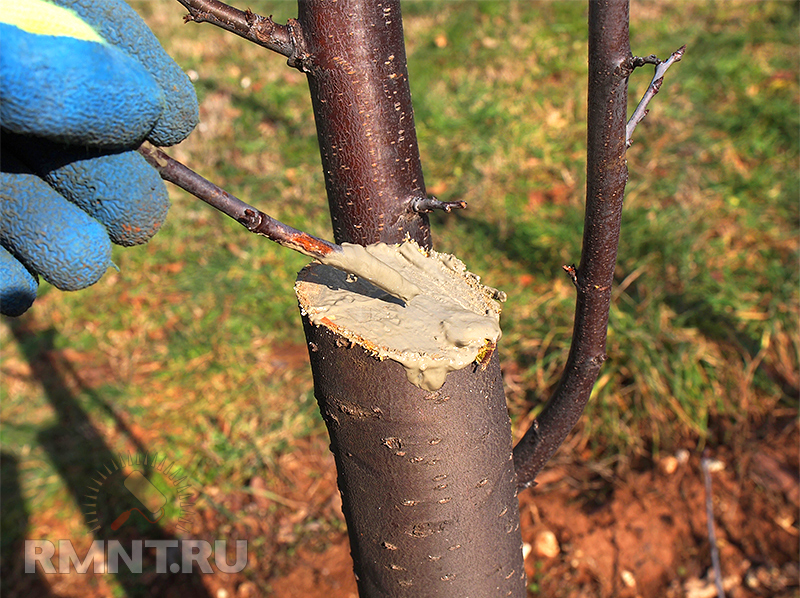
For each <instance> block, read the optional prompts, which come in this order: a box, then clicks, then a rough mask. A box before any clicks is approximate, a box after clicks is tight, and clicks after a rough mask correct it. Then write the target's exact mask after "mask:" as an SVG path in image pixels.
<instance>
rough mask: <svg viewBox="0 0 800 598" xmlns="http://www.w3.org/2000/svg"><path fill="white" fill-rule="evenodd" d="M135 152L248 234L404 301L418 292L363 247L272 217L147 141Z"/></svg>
mask: <svg viewBox="0 0 800 598" xmlns="http://www.w3.org/2000/svg"><path fill="white" fill-rule="evenodd" d="M138 151H139V153H140V154H141V155H142V156H143V157H144V159H145V160H147V163H148V164H150V165H151V166H152V167H153V168H155V169H156V170H157V171H158V173H159V174H160V175H161V178H162V179H164V180H165V181H169V182H170V183H173V184H175V185H177V186H178V187H180V188H181V189H183V190H184V191H188V192H189V193H191V194H192V195H194V196H195V197H197V198H198V199H202V200H203V201H204V202H206V203H207V204H208V205H210V206H212V207H214V208H216V209H217V210H219V211H220V212H222V213H223V214H225V215H226V216H230V217H231V218H233V219H234V220H236V221H237V222H238V223H239V224H241V225H242V226H244V227H245V228H246V229H247V230H249V231H250V232H251V233H256V234H258V235H263V236H265V237H267V238H268V239H270V240H271V241H275V242H276V243H277V244H278V245H280V246H282V247H286V248H287V249H293V250H295V251H297V252H299V253H302V254H303V255H307V256H308V257H312V258H315V259H316V260H317V261H319V262H321V263H323V264H327V265H329V266H333V267H334V268H338V269H340V270H343V271H344V272H347V273H348V274H354V275H356V276H359V277H362V278H365V279H367V280H369V281H370V282H371V283H372V284H374V285H375V286H376V287H378V288H379V289H383V290H384V291H386V292H387V293H389V294H390V295H393V296H394V297H397V298H398V299H400V300H401V301H403V302H404V303H407V302H408V301H410V300H411V299H412V298H413V297H414V296H415V295H417V294H418V293H419V288H418V287H417V286H416V285H414V284H413V283H410V282H409V281H408V280H407V279H406V278H405V277H403V276H402V275H401V274H399V273H398V272H396V271H394V270H392V269H391V268H389V267H388V266H387V265H386V264H384V263H383V262H381V261H380V260H379V259H377V258H376V257H374V256H373V255H372V254H370V253H367V252H366V251H364V250H361V251H352V248H348V249H350V250H349V251H346V250H345V248H343V247H342V246H341V245H336V244H335V243H331V242H330V241H325V240H323V239H320V238H318V237H314V236H312V235H309V234H308V233H304V232H303V231H300V230H297V229H296V228H292V227H291V226H289V225H287V224H284V223H283V222H280V221H278V220H275V219H274V218H273V217H272V216H268V215H267V214H265V213H264V212H262V211H260V210H257V209H256V208H254V207H253V206H251V205H249V204H247V203H245V202H243V201H242V200H241V199H239V198H238V197H235V196H234V195H231V194H230V193H228V192H227V191H225V190H224V189H222V188H220V187H218V186H217V185H215V184H214V183H212V182H211V181H209V180H207V179H205V178H203V177H202V176H200V175H199V174H197V173H196V172H194V171H193V170H192V169H191V168H189V167H187V166H184V165H183V164H181V163H180V162H178V161H177V160H174V159H173V158H170V157H169V156H168V155H167V154H166V153H164V152H163V151H162V150H160V149H158V148H157V147H155V146H153V145H151V144H150V143H148V142H147V141H145V142H144V143H142V145H140V146H139V150H138ZM359 249H361V248H359Z"/></svg>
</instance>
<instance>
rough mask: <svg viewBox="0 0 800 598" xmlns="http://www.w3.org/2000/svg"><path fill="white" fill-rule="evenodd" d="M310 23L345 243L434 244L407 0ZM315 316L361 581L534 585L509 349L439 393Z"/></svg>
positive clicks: (323, 388)
mask: <svg viewBox="0 0 800 598" xmlns="http://www.w3.org/2000/svg"><path fill="white" fill-rule="evenodd" d="M298 22H299V25H300V28H301V35H302V36H303V44H304V47H305V51H306V52H307V57H306V59H305V60H304V61H303V69H304V70H305V71H306V72H307V75H308V81H309V87H310V90H311V97H312V102H313V107H314V116H315V119H316V124H317V134H318V138H319V145H320V150H321V154H322V165H323V169H324V171H325V183H326V188H327V193H328V202H329V205H330V210H331V218H332V221H333V229H334V235H335V238H336V241H337V242H339V243H341V242H351V243H358V244H362V245H367V244H371V243H376V242H387V243H398V242H401V241H403V240H404V238H406V237H410V238H411V239H414V240H415V241H417V242H418V243H419V244H420V245H421V246H423V247H429V246H430V243H431V239H430V229H429V225H428V220H427V217H426V216H425V215H424V214H418V213H416V212H414V211H413V210H412V209H411V207H410V203H411V202H412V200H414V199H416V198H420V197H424V196H425V184H424V181H423V177H422V168H421V164H420V159H419V149H418V147H417V140H416V132H415V129H414V119H413V110H412V106H411V94H410V90H409V84H408V73H407V69H406V57H405V47H404V41H403V27H402V19H401V15H400V3H399V1H398V0H389V1H383V2H377V1H374V0H347V1H339V2H334V1H330V0H301V1H300V2H299V17H298ZM303 276H304V275H303V274H301V277H300V278H301V280H302V279H303ZM303 320H304V326H305V331H306V338H307V341H308V344H309V348H310V351H309V352H310V356H311V367H312V371H313V375H314V392H315V395H316V398H317V400H318V402H319V404H320V409H321V411H322V414H323V417H324V419H325V422H326V424H327V426H328V431H329V434H330V438H331V450H332V451H333V453H334V456H335V459H336V465H337V470H338V474H339V480H338V483H339V489H340V491H341V493H342V503H343V511H344V514H345V519H346V521H347V527H348V532H349V535H350V545H351V552H352V556H353V561H354V566H355V573H356V577H357V580H358V587H359V593H360V595H361V596H362V597H372V596H374V597H378V596H380V597H395V596H397V597H400V596H408V597H415V598H422V597H426V596H442V597H451V596H515V597H522V596H524V595H525V572H524V567H523V562H522V556H521V544H522V541H521V536H520V530H519V508H518V502H517V492H516V477H515V474H514V469H513V460H512V458H511V449H512V447H511V442H512V439H511V429H510V422H509V418H508V412H507V408H506V402H505V395H504V392H503V384H502V376H501V374H500V364H499V360H498V358H497V355H496V354H494V355H492V356H491V359H488V363H487V364H486V366H485V367H479V368H472V367H468V368H465V369H463V370H459V371H455V372H452V373H450V374H449V375H448V376H447V380H446V382H445V385H444V386H443V387H442V388H441V389H439V390H437V391H434V392H429V391H425V390H422V389H420V388H417V387H416V386H413V385H412V384H411V383H409V382H408V380H407V378H406V374H405V372H404V370H403V368H402V367H401V366H400V365H399V364H397V363H395V362H393V361H391V360H385V361H380V360H378V359H377V358H375V357H373V356H372V355H371V354H370V352H368V351H366V350H365V349H364V348H362V347H361V346H358V345H355V346H351V343H350V342H349V341H346V340H345V339H343V338H342V337H341V336H339V335H338V334H337V333H336V332H335V331H334V330H332V329H330V328H328V327H326V326H319V327H316V326H314V325H312V324H311V323H310V322H309V320H308V318H307V317H305V316H304V318H303Z"/></svg>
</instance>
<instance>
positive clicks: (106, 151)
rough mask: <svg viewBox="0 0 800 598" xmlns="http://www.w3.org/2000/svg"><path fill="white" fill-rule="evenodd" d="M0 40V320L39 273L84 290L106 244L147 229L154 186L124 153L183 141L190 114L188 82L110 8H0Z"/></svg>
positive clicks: (155, 202)
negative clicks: (145, 143) (0, 46)
mask: <svg viewBox="0 0 800 598" xmlns="http://www.w3.org/2000/svg"><path fill="white" fill-rule="evenodd" d="M55 4H58V5H60V6H55ZM62 7H63V8H62ZM0 38H2V40H3V51H2V53H0V126H2V134H3V138H2V146H1V147H2V169H1V170H2V172H0V202H2V203H1V204H0V205H2V213H1V214H0V245H2V247H0V312H2V313H4V314H7V315H19V314H21V313H23V312H24V311H25V310H26V309H28V307H30V305H31V304H32V303H33V301H34V299H35V297H36V290H37V287H38V276H39V275H40V276H41V277H42V278H44V279H45V280H46V281H48V282H49V283H51V284H53V285H54V286H56V287H58V288H60V289H63V290H77V289H82V288H85V287H87V286H89V285H92V284H94V283H95V282H97V281H98V280H99V279H100V277H101V276H102V275H103V273H104V272H105V271H106V269H107V268H108V266H109V265H111V244H110V243H111V242H114V243H117V244H119V245H136V244H140V243H145V242H147V240H149V239H150V237H152V235H154V234H155V233H156V232H157V231H158V229H159V228H160V226H161V224H162V223H163V221H164V218H165V217H166V213H167V209H168V207H169V202H168V199H167V194H166V189H165V188H164V185H163V183H162V182H161V179H160V178H159V176H158V174H157V173H156V172H155V171H154V170H153V169H152V168H151V167H150V166H149V165H148V164H147V163H146V162H145V161H144V160H143V159H142V158H141V157H140V156H139V155H138V154H136V153H135V152H133V151H131V150H132V149H133V148H135V147H137V146H138V144H139V143H141V141H142V140H143V139H148V140H149V141H151V142H152V143H154V144H156V145H171V144H174V143H178V142H179V141H181V140H183V139H184V138H185V137H186V136H187V135H188V134H189V133H190V132H191V131H192V129H193V128H194V126H195V125H196V123H197V120H198V109H197V98H196V96H195V93H194V89H193V88H192V85H191V83H190V82H189V79H188V78H187V77H186V75H185V74H184V73H183V72H182V71H181V70H180V68H179V67H178V66H177V65H176V64H175V62H173V61H172V59H171V58H170V57H169V56H168V55H167V54H166V52H165V51H164V49H163V48H162V47H161V45H160V44H159V43H158V41H157V40H156V39H155V37H154V36H153V35H152V33H151V32H150V30H149V29H148V28H147V26H146V25H145V24H144V22H143V21H142V20H141V19H140V18H139V17H138V16H137V15H136V13H134V12H133V11H132V10H131V9H130V8H129V7H128V6H127V5H126V4H124V3H123V2H121V1H119V0H58V1H57V2H55V3H50V2H45V1H43V0H26V1H22V2H20V0H10V1H9V0H0Z"/></svg>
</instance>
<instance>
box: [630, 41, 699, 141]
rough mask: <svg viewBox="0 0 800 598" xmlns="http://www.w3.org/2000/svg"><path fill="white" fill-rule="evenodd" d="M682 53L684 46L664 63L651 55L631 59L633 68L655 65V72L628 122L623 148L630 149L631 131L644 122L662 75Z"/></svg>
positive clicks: (662, 78)
mask: <svg viewBox="0 0 800 598" xmlns="http://www.w3.org/2000/svg"><path fill="white" fill-rule="evenodd" d="M684 52H686V44H684V45H683V46H681V47H680V48H678V49H677V50H675V51H674V52H673V53H672V55H671V56H670V57H669V58H667V59H666V60H665V61H664V62H661V61H660V60H658V58H656V57H655V54H651V55H650V56H648V57H647V58H639V57H636V58H634V59H633V60H634V66H642V65H644V64H655V65H656V72H655V74H654V75H653V80H652V81H650V85H648V87H647V91H645V92H644V95H643V96H642V99H641V100H640V101H639V105H638V106H636V110H634V111H633V114H632V115H631V118H630V120H629V121H628V126H627V127H626V129H625V147H630V146H631V144H632V143H633V139H632V138H633V131H634V130H635V129H636V126H637V125H638V124H639V123H640V122H642V120H644V117H645V116H647V113H648V112H649V110H648V109H647V105H648V104H649V103H650V100H652V99H653V98H654V97H655V96H656V94H657V93H658V91H659V90H660V89H661V83H662V82H663V81H664V74H665V73H666V72H667V69H668V68H669V67H671V66H672V65H673V64H675V63H676V62H680V59H681V58H683V53H684ZM653 58H655V62H653V60H652V59H653ZM637 61H641V63H638V62H637Z"/></svg>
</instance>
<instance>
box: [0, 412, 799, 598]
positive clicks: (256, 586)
mask: <svg viewBox="0 0 800 598" xmlns="http://www.w3.org/2000/svg"><path fill="white" fill-rule="evenodd" d="M730 444H733V445H734V446H729V447H727V448H724V449H720V450H717V451H715V452H714V454H711V455H709V458H710V469H711V471H712V473H711V477H712V484H713V486H712V505H713V510H714V516H715V522H716V535H717V545H718V547H719V553H720V558H721V564H722V572H723V580H724V586H725V590H726V593H727V596H728V597H729V598H756V597H762V596H771V597H781V598H782V597H789V596H798V595H800V588H798V520H797V519H798V518H797V515H798V509H800V489H799V488H798V474H797V472H798V469H799V468H800V463H799V462H798V446H799V444H800V433H798V425H797V420H796V418H794V417H791V418H787V419H784V420H775V421H771V422H765V423H762V424H761V425H760V426H753V429H752V430H750V431H749V432H748V434H745V435H740V436H739V441H738V442H736V443H729V445H730ZM574 453H575V449H574V447H572V448H571V447H570V446H569V445H568V446H566V447H564V450H563V451H562V452H560V453H559V455H558V456H557V458H556V460H555V462H554V463H552V464H551V465H550V466H549V467H548V468H547V469H546V470H545V471H544V472H543V473H542V474H541V475H540V477H539V483H538V485H537V486H536V487H535V488H533V489H531V490H526V491H525V492H524V493H523V494H522V495H521V497H520V506H521V516H522V533H523V540H524V542H525V543H526V551H527V552H528V555H527V557H526V561H525V563H526V568H527V573H528V579H529V588H530V591H529V595H530V596H547V597H548V598H578V597H593V598H606V597H609V598H610V597H619V598H629V597H631V598H632V597H635V596H641V597H645V598H647V597H654V596H664V597H667V598H672V597H675V598H677V597H686V598H712V597H715V596H716V589H715V586H714V582H713V573H710V571H711V556H710V544H709V535H708V528H707V519H706V510H705V502H706V494H705V488H704V479H703V474H702V469H701V454H700V453H699V452H698V451H696V450H682V451H678V452H677V454H675V455H663V456H662V457H661V458H660V459H658V460H657V461H656V462H653V461H643V462H642V463H639V464H636V465H635V466H631V465H628V466H626V467H625V468H624V471H616V472H615V471H613V470H612V469H610V468H604V467H601V466H598V465H597V463H596V462H581V461H580V459H579V458H578V457H577V456H576V455H575V454H574ZM618 463H619V462H618ZM617 469H620V467H617ZM275 474H276V475H275V479H270V482H269V483H267V482H266V481H265V480H264V479H261V478H256V479H253V480H250V487H249V488H248V489H247V491H246V492H241V493H238V494H230V495H221V494H214V490H213V489H210V490H209V489H207V492H208V493H209V497H208V500H202V499H201V500H200V502H199V504H200V505H205V506H202V507H201V508H200V509H199V515H200V516H199V517H198V518H196V519H197V520H196V522H195V529H194V530H193V534H192V535H193V536H194V537H198V538H203V537H206V536H207V537H208V538H215V537H219V534H220V532H221V531H222V532H224V533H225V534H226V535H227V536H228V537H231V538H245V539H248V542H249V546H250V566H249V567H247V568H246V569H245V570H244V571H243V572H242V573H238V574H221V573H217V574H215V575H202V576H195V577H187V576H183V578H181V576H169V575H155V574H152V575H151V577H150V578H148V580H146V581H147V583H146V585H145V586H144V587H142V586H141V585H138V584H137V585H138V587H137V588H136V589H135V590H134V589H133V588H132V587H131V588H128V589H126V590H123V591H124V593H125V595H129V596H134V595H135V596H154V597H159V598H161V597H172V596H175V597H178V596H180V597H186V596H198V597H213V598H257V597H261V596H271V597H274V598H289V597H297V596H304V597H307V598H349V597H356V596H357V591H356V584H355V581H354V577H353V573H352V570H351V560H350V555H349V545H348V541H347V535H346V531H345V528H344V523H343V520H342V515H341V505H340V503H339V494H338V492H337V490H336V485H335V484H336V476H335V471H334V467H333V459H332V457H331V455H330V453H329V452H328V450H327V447H326V446H325V444H324V443H323V442H322V441H321V440H319V439H317V440H310V441H309V442H308V445H307V446H305V447H302V449H301V450H295V451H294V452H292V453H289V454H286V455H284V456H283V457H282V458H281V460H280V462H279V463H278V464H277V467H276V472H275ZM212 504H213V506H212ZM225 512H227V513H228V515H225V516H223V515H221V513H225ZM230 513H241V514H242V515H241V516H240V517H237V518H235V521H236V523H235V524H234V525H233V526H231V525H230V521H231V518H230ZM167 531H170V530H167ZM231 560H233V559H232V558H231ZM15 569H16V570H12V571H10V572H9V570H8V569H6V571H5V572H4V574H8V573H10V574H11V575H12V576H13V577H15V578H17V579H18V580H20V582H21V583H20V584H16V585H17V590H16V591H14V592H12V594H13V595H16V596H23V595H24V596H32V597H35V596H62V597H67V596H75V597H78V596H80V597H81V598H89V597H94V596H98V597H99V596H103V597H105V596H110V595H112V590H111V588H110V587H109V586H108V585H107V583H106V581H105V580H104V579H103V576H100V575H63V576H62V575H56V576H54V575H50V576H38V577H36V576H31V575H27V576H24V575H21V571H20V570H19V568H18V567H16V568H15ZM12 594H8V595H9V596H10V595H12Z"/></svg>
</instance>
